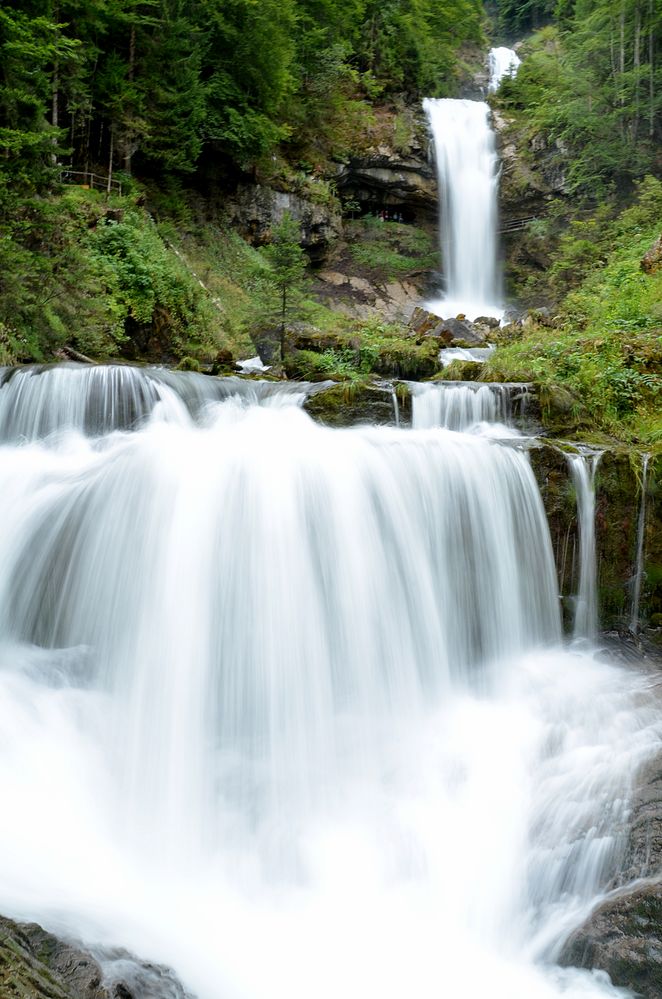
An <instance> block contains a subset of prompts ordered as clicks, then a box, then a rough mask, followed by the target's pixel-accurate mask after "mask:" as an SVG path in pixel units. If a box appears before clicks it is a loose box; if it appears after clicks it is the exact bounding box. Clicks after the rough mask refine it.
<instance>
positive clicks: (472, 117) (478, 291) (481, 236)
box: [423, 99, 503, 319]
mask: <svg viewBox="0 0 662 999" xmlns="http://www.w3.org/2000/svg"><path fill="white" fill-rule="evenodd" d="M423 108H424V110H425V113H426V115H427V117H428V122H429V124H430V131H431V133H432V139H433V144H434V154H435V162H436V166H437V182H438V187H439V213H440V220H439V232H440V240H441V255H442V264H443V270H444V276H445V294H444V297H443V299H440V300H436V301H433V302H430V303H428V306H429V308H430V309H431V310H432V311H433V312H436V313H438V314H439V315H442V316H446V317H448V316H455V315H459V314H464V315H466V316H467V317H468V318H469V319H475V318H476V317H477V316H496V317H497V318H500V317H501V315H502V313H503V307H502V305H501V287H500V285H501V281H500V274H499V268H498V265H497V187H498V159H497V154H496V146H495V141H494V133H493V132H492V129H491V128H490V121H489V116H490V109H489V107H488V106H487V104H484V103H482V102H480V101H468V100H448V99H443V100H431V99H426V100H425V101H424V102H423Z"/></svg>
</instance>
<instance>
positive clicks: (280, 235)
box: [262, 212, 307, 360]
mask: <svg viewBox="0 0 662 999" xmlns="http://www.w3.org/2000/svg"><path fill="white" fill-rule="evenodd" d="M300 240H301V233H300V230H299V224H298V222H296V221H295V220H294V219H293V218H292V216H291V215H290V214H289V212H285V214H284V215H283V218H282V219H281V221H280V222H279V223H278V225H276V226H274V228H273V231H272V233H271V242H270V243H269V245H268V246H265V247H264V249H263V251H262V252H263V255H264V257H265V259H266V261H267V262H268V264H269V270H268V272H267V274H266V280H267V282H268V283H269V284H271V285H272V287H273V289H274V293H275V298H274V304H273V306H272V314H275V315H277V316H278V323H279V326H280V337H281V341H280V342H281V360H283V357H284V346H283V344H284V336H285V326H286V323H287V322H288V320H291V319H293V318H295V317H296V316H297V314H298V307H300V304H301V297H302V291H303V286H304V277H305V273H306V260H307V258H306V255H305V253H304V252H303V250H302V249H301V246H300V245H299V244H300Z"/></svg>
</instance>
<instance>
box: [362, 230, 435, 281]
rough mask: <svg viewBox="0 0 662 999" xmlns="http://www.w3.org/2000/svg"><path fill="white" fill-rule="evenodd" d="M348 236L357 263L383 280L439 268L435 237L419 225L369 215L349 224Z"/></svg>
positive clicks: (363, 269) (367, 272)
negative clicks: (389, 220) (404, 223)
mask: <svg viewBox="0 0 662 999" xmlns="http://www.w3.org/2000/svg"><path fill="white" fill-rule="evenodd" d="M346 238H347V240H348V241H349V242H350V244H351V255H352V258H353V260H354V263H355V264H358V266H359V268H360V269H361V270H362V271H364V272H365V273H366V274H368V275H369V276H373V277H375V278H377V279H378V280H380V281H390V280H397V279H398V278H402V277H405V276H406V275H407V274H411V273H412V272H414V271H422V270H435V269H437V268H438V267H439V254H438V251H437V247H436V240H435V239H434V237H433V236H432V235H431V234H430V233H428V232H426V231H425V230H424V229H419V228H417V227H416V226H411V225H403V224H401V223H400V222H382V221H381V220H380V219H377V218H374V217H371V216H366V217H365V218H363V219H361V220H357V221H355V222H351V223H349V224H348V225H347V226H346Z"/></svg>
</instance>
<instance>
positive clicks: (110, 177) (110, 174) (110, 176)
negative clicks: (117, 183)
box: [106, 125, 115, 195]
mask: <svg viewBox="0 0 662 999" xmlns="http://www.w3.org/2000/svg"><path fill="white" fill-rule="evenodd" d="M109 131H110V152H109V153H108V186H107V188H106V194H107V195H109V194H110V189H111V187H112V186H113V152H114V151H115V130H114V129H113V126H112V125H111V126H110V129H109Z"/></svg>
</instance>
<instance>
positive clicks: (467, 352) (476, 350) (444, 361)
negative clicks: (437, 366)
mask: <svg viewBox="0 0 662 999" xmlns="http://www.w3.org/2000/svg"><path fill="white" fill-rule="evenodd" d="M495 349H496V348H495V347H494V344H490V345H489V346H488V347H444V348H442V350H440V351H439V360H440V361H441V366H442V368H447V367H448V366H449V364H452V363H453V361H479V362H482V361H487V360H489V358H490V357H491V355H492V354H493V353H494V351H495Z"/></svg>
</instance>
